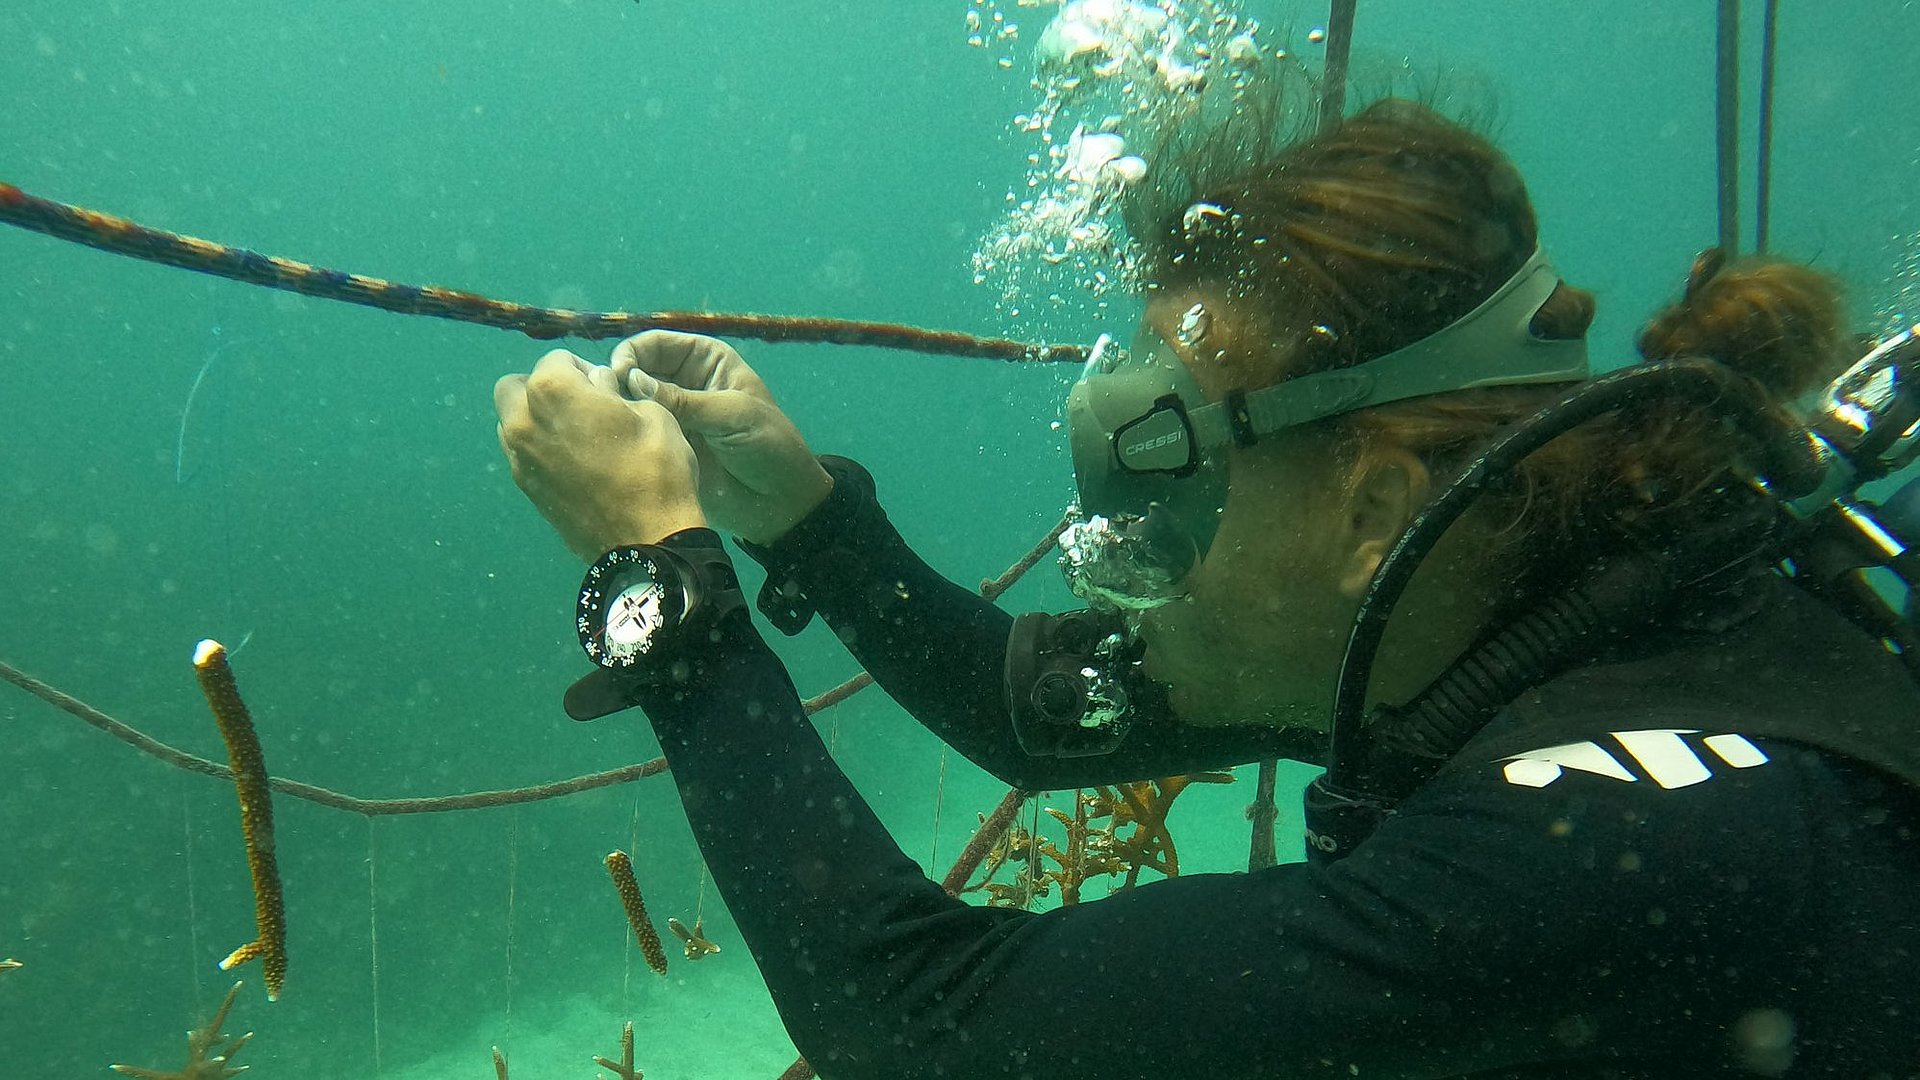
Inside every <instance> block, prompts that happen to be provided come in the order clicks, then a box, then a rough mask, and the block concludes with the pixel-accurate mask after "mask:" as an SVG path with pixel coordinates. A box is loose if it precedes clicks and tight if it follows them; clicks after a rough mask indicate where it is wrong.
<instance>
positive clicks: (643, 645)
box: [575, 548, 686, 668]
mask: <svg viewBox="0 0 1920 1080" xmlns="http://www.w3.org/2000/svg"><path fill="white" fill-rule="evenodd" d="M685 603H686V602H685V599H684V597H682V595H681V593H680V589H679V587H678V583H677V580H676V578H675V576H674V574H673V570H672V568H671V567H667V566H662V565H661V564H660V563H659V562H657V561H655V559H654V558H653V557H652V556H651V555H649V554H648V553H647V552H645V551H642V550H640V549H637V548H620V549H616V550H614V551H610V552H608V553H607V554H606V555H604V556H602V557H601V559H600V561H599V562H596V563H594V564H593V568H592V569H591V570H589V571H587V579H586V581H585V582H584V583H582V585H581V588H580V602H579V610H578V612H577V618H576V620H575V629H576V630H577V631H578V632H579V635H580V647H581V648H583V649H585V650H586V653H587V656H588V657H590V658H591V659H592V660H593V662H594V663H596V664H599V665H600V666H601V667H606V668H623V667H631V666H632V665H633V664H634V663H636V662H637V661H638V660H639V659H640V658H641V657H643V656H646V655H647V654H648V653H651V652H653V651H654V649H656V648H658V647H659V644H660V641H661V638H662V636H663V634H662V632H663V631H665V630H667V628H668V627H670V626H672V625H673V624H674V623H675V622H676V621H677V620H678V619H679V618H680V616H681V615H682V614H683V611H682V608H684V606H685Z"/></svg>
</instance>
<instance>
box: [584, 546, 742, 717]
mask: <svg viewBox="0 0 1920 1080" xmlns="http://www.w3.org/2000/svg"><path fill="white" fill-rule="evenodd" d="M744 606H745V600H744V599H743V598H742V597H741V595H740V582H739V579H738V578H737V577H735V576H734V571H733V561H732V560H731V559H730V558H728V557H727V552H726V549H725V548H724V547H723V546H721V542H720V536H719V534H718V533H715V532H713V531H712V530H711V529H683V530H681V531H680V532H677V533H674V534H673V535H671V536H669V537H667V538H666V539H664V540H662V541H661V542H660V543H658V544H630V545H624V546H621V547H617V548H614V549H613V550H611V551H608V552H607V553H605V554H604V555H601V556H600V558H598V559H596V560H595V561H594V563H593V565H592V566H591V567H589V568H588V569H587V574H586V577H585V578H584V579H583V580H582V581H581V583H580V595H579V597H578V599H577V600H576V602H575V608H576V610H575V613H574V630H575V632H576V633H578V634H579V636H580V648H581V650H582V651H584V652H585V653H586V654H587V658H588V659H590V660H592V661H593V662H594V664H595V665H596V667H595V668H594V670H593V671H591V672H589V673H588V674H586V675H584V676H582V677H581V678H580V679H579V680H578V681H576V682H575V683H574V684H573V685H572V686H570V687H568V688H567V692H566V697H565V699H564V702H563V704H564V705H565V708H566V711H567V715H568V716H571V717H572V718H574V719H575V720H597V719H599V718H600V717H602V716H607V715H610V714H612V713H616V712H619V711H620V710H622V709H626V708H630V707H632V706H634V705H636V704H638V703H639V700H640V699H639V696H638V695H637V693H636V690H637V689H638V688H639V687H642V686H645V685H648V684H659V683H667V682H681V683H684V682H687V681H689V680H691V679H692V678H693V677H694V676H695V673H696V671H697V669H698V665H699V655H698V654H699V651H700V649H701V647H702V646H703V645H704V644H705V642H706V640H707V639H708V638H709V637H711V636H712V634H713V632H714V630H715V628H716V627H717V626H718V625H719V623H720V621H721V620H722V619H724V618H726V617H727V616H728V615H731V614H733V613H734V612H736V611H739V610H741V609H742V608H743V607H744Z"/></svg>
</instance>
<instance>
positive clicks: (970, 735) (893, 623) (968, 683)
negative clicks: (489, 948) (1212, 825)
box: [741, 457, 1317, 791]
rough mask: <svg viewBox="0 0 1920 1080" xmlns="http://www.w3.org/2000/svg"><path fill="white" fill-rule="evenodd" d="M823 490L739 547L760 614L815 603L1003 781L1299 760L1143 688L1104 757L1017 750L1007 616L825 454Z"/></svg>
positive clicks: (1026, 785)
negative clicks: (931, 555)
mask: <svg viewBox="0 0 1920 1080" xmlns="http://www.w3.org/2000/svg"><path fill="white" fill-rule="evenodd" d="M821 463H822V464H823V465H825V466H826V468H827V470H828V472H829V473H831V474H832V476H833V481H834V483H833V492H832V494H830V495H829V496H828V498H827V501H826V502H825V503H823V504H822V505H821V506H820V507H818V508H817V509H816V510H815V511H814V512H813V513H812V514H811V515H809V516H808V517H807V518H806V519H805V520H803V521H802V522H800V524H798V525H796V526H795V527H794V528H793V529H792V530H791V531H790V532H789V533H788V534H787V535H786V536H784V537H782V538H781V539H780V540H779V541H778V542H777V543H775V544H773V545H772V546H770V547H758V546H755V545H752V544H743V545H741V546H742V547H743V548H744V549H745V550H746V551H747V553H748V554H749V555H751V556H753V558H754V559H756V560H757V561H758V562H760V564H761V565H762V566H764V567H766V569H767V573H768V582H769V586H768V588H767V589H766V590H764V591H763V592H762V594H761V604H760V608H761V611H762V612H763V613H764V614H766V615H767V616H768V617H769V618H770V619H772V621H773V622H774V624H775V625H776V626H780V627H781V628H782V629H786V630H788V631H789V632H796V631H797V630H798V628H799V626H802V625H805V621H806V619H807V617H808V616H810V615H811V614H812V613H813V612H815V611H817V612H818V613H819V614H820V615H821V616H822V617H824V618H825V619H826V622H827V625H828V626H830V627H832V629H833V631H834V633H835V634H836V635H838V636H839V638H840V640H841V642H842V643H844V644H845V645H846V647H847V649H848V651H849V652H851V653H852V654H853V656H854V658H855V659H857V660H859V661H860V663H861V665H862V666H863V667H865V668H866V669H867V670H868V671H869V672H871V673H872V674H873V677H874V681H876V682H877V683H879V684H880V687H881V688H882V689H883V690H885V691H886V692H887V693H888V694H889V695H891V696H892V697H893V699H894V700H895V701H897V702H899V703H900V705H901V707H902V708H904V709H906V710H907V712H908V713H910V714H911V715H912V716H913V717H914V719H916V720H918V721H920V723H922V724H924V725H925V726H926V727H927V728H928V729H929V730H931V731H932V732H933V733H934V734H935V735H938V736H939V737H940V738H941V739H942V740H943V741H944V742H946V743H947V745H949V746H951V747H953V748H954V749H956V750H958V751H960V752H961V753H962V754H964V755H966V756H967V758H968V759H969V760H971V761H972V762H973V763H974V764H976V765H978V766H980V767H981V768H983V769H985V770H987V771H988V772H990V773H992V774H993V775H995V776H997V777H999V778H1000V779H1001V780H1004V781H1005V782H1007V783H1008V784H1011V785H1013V786H1015V787H1018V788H1022V789H1024V790H1028V791H1046V790H1055V789H1061V788H1069V787H1085V786H1091V785H1095V784H1111V783H1115V782H1118V781H1123V780H1140V779H1145V778H1148V777H1158V776H1174V775H1179V774H1183V773H1191V772H1199V771H1203V770H1207V769H1222V768H1227V767H1230V766H1233V765H1239V764H1244V763H1246V762H1249V761H1256V760H1259V759H1261V758H1264V757H1292V758H1300V759H1308V758H1310V757H1311V755H1313V754H1314V753H1315V752H1316V750H1317V747H1316V743H1317V740H1304V741H1303V740H1301V739H1298V738H1293V737H1288V736H1283V735H1282V734H1280V733H1276V732H1271V731H1265V730H1260V729H1247V728H1240V729H1234V728H1192V727H1187V726H1185V725H1182V724H1180V723H1179V722H1178V721H1177V720H1175V719H1174V717H1173V713H1172V711H1171V709H1169V708H1168V707H1167V705H1166V703H1165V701H1164V699H1162V698H1159V697H1158V696H1156V695H1153V694H1147V695H1143V697H1142V700H1141V701H1140V702H1139V703H1137V704H1136V706H1135V716H1136V719H1135V721H1134V727H1133V729H1132V731H1131V732H1130V733H1129V734H1128V736H1127V739H1126V742H1125V743H1123V744H1122V746H1121V747H1120V749H1118V750H1116V751H1115V752H1114V753H1112V754H1107V755H1103V756H1100V757H1092V758H1066V759H1061V758H1042V757H1033V756H1030V755H1028V754H1027V753H1026V752H1024V751H1023V750H1022V749H1021V747H1020V744H1019V741H1018V740H1017V739H1016V738H1015V737H1014V731H1013V722H1012V719H1011V717H1010V716H1009V715H1008V712H1007V703H1006V698H1005V692H1004V686H1003V684H1004V668H1005V664H1006V656H1007V641H1008V637H1009V635H1010V633H1011V631H1012V629H1013V617H1012V616H1010V615H1008V614H1007V613H1006V612H1004V611H1002V610H1000V608H998V607H996V606H995V605H994V604H993V603H992V602H991V601H989V600H986V599H984V598H982V597H981V596H980V595H979V594H978V593H976V592H974V591H972V590H970V589H966V588H963V587H961V586H959V585H956V584H954V583H953V582H951V581H948V580H947V579H946V578H944V577H942V576H941V575H940V574H939V573H938V572H936V571H935V570H934V569H933V568H932V567H930V566H928V565H927V564H926V563H925V562H924V561H923V560H922V559H921V558H920V557H919V556H918V555H916V554H914V552H913V549H912V548H910V547H908V546H907V542H906V541H905V540H904V539H902V538H901V536H900V533H899V532H898V531H897V530H896V529H895V528H894V527H893V523H892V522H890V521H889V520H888V519H887V515H886V513H885V511H883V510H882V509H881V508H880V504H879V502H878V500H877V499H876V497H875V493H874V486H873V478H872V477H871V476H870V475H869V474H868V473H867V471H866V470H865V469H863V468H861V467H860V465H859V464H857V463H855V462H853V461H849V460H847V459H845V458H835V457H824V458H822V459H821Z"/></svg>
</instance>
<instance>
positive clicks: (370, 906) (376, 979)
mask: <svg viewBox="0 0 1920 1080" xmlns="http://www.w3.org/2000/svg"><path fill="white" fill-rule="evenodd" d="M373 829H374V825H373V818H371V817H369V818H367V946H368V950H369V952H370V953H371V954H372V957H373V959H372V962H371V963H370V964H369V965H368V966H369V967H370V968H371V971H372V976H371V981H372V984H373V1074H374V1075H375V1076H379V1075H380V1074H381V1071H382V1069H381V1064H380V916H379V907H380V885H379V881H378V879H377V878H376V877H375V874H376V872H377V868H378V863H376V862H375V861H374V848H373Z"/></svg>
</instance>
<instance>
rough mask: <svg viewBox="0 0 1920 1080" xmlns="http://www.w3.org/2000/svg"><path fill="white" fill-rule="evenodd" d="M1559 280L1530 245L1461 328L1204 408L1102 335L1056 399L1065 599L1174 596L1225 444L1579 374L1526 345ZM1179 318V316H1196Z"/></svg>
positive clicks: (1208, 515) (1223, 486)
mask: <svg viewBox="0 0 1920 1080" xmlns="http://www.w3.org/2000/svg"><path fill="white" fill-rule="evenodd" d="M1559 284H1560V278H1559V275H1558V274H1556V273H1554V270H1553V267H1552V265H1551V264H1550V263H1548V261H1547V257H1546V253H1545V252H1543V251H1541V250H1539V249H1538V248H1536V249H1535V250H1534V252H1533V254H1532V256H1531V257H1529V258H1528V259H1527V261H1526V263H1525V264H1524V265H1522V266H1521V267H1520V269H1519V271H1518V272H1517V273H1515V274H1514V275H1513V276H1512V277H1511V278H1509V279H1507V281H1506V283H1505V284H1503V285H1501V286H1500V287H1499V288H1498V289H1495V290H1494V292H1493V294H1492V295H1491V296H1489V297H1487V299H1486V300H1485V301H1484V302H1483V303H1481V304H1480V306H1478V307H1476V308H1474V309H1473V310H1472V311H1470V312H1468V313H1467V314H1466V315H1464V316H1462V317H1461V318H1460V319H1458V320H1456V321H1454V322H1453V323H1450V324H1449V325H1447V326H1446V327H1444V328H1443V329H1441V330H1439V331H1437V332H1435V333H1433V334H1431V335H1429V336H1427V337H1425V338H1422V339H1421V340H1419V341H1416V342H1414V343H1413V344H1411V345H1408V346H1406V347H1405V348H1402V349H1397V350H1395V351H1394V352H1391V353H1388V354H1386V355H1385V356H1381V357H1377V358H1375V359H1373V360H1368V361H1366V362H1364V363H1360V364H1355V365H1353V366H1352V367H1347V368H1341V369H1338V370H1334V371H1321V372H1315V373H1313V374H1310V375H1302V376H1300V377H1298V378H1294V379H1288V380H1286V381H1285V382H1281V383H1276V384H1274V385H1272V386H1267V387H1262V388H1260V389H1258V390H1250V391H1243V390H1234V391H1232V392H1230V393H1228V394H1227V396H1226V397H1224V398H1222V399H1221V400H1219V401H1208V400H1207V399H1206V396H1205V395H1204V394H1203V393H1202V392H1201V390H1200V385H1199V383H1198V382H1196V381H1195V380H1194V377H1193V375H1192V373H1191V372H1189V371H1188V370H1187V365H1186V363H1185V362H1183V361H1182V360H1181V359H1180V357H1179V356H1178V355H1177V354H1176V353H1175V352H1174V350H1173V348H1172V347H1171V346H1170V345H1168V344H1167V342H1166V341H1165V340H1163V339H1162V338H1161V337H1160V336H1159V335H1157V334H1155V333H1152V332H1151V331H1143V332H1142V333H1141V335H1140V337H1139V338H1138V339H1137V340H1136V342H1135V345H1134V348H1133V349H1132V350H1120V349H1116V348H1114V347H1113V342H1112V339H1111V338H1108V337H1105V336H1102V338H1101V339H1100V341H1099V342H1098V343H1096V345H1095V346H1094V349H1093V353H1092V355H1091V356H1090V357H1089V358H1088V360H1087V364H1086V368H1085V369H1084V371H1083V372H1082V373H1081V376H1080V379H1079V380H1078V381H1077V382H1075V383H1074V385H1073V389H1072V390H1071V391H1070V392H1069V393H1068V395H1067V429H1068V432H1067V433H1068V439H1069V442H1070V443H1071V445H1072V448H1073V470H1074V477H1075V479H1076V481H1077V483H1078V485H1079V500H1078V503H1077V505H1076V508H1075V509H1074V511H1073V521H1072V522H1071V523H1070V524H1069V525H1068V527H1067V529H1066V531H1065V532H1063V533H1062V534H1061V537H1060V548H1061V556H1060V563H1061V568H1062V569H1063V570H1064V571H1065V573H1066V575H1067V584H1068V586H1069V587H1070V588H1071V589H1072V590H1073V591H1074V593H1075V594H1076V595H1078V596H1080V597H1081V598H1082V599H1084V600H1086V601H1087V602H1088V603H1089V604H1092V605H1095V606H1096V607H1103V608H1118V609H1121V610H1130V611H1142V610H1146V609H1150V608H1154V607H1159V606H1161V605H1163V604H1166V603H1169V602H1171V601H1173V600H1177V599H1180V598H1182V597H1184V596H1185V595H1186V580H1187V577H1188V575H1189V573H1190V572H1191V571H1192V569H1193V568H1194V567H1195V566H1196V565H1197V564H1198V563H1199V561H1200V559H1201V558H1202V557H1204V556H1205V554H1206V552H1207V549H1208V547H1210V546H1211V545H1212V543H1213V538H1214V534H1215V533H1216V532H1217V531H1218V529H1219V522H1220V514H1221V512H1222V510H1223V509H1224V508H1225V504H1226V495H1227V447H1228V446H1229V445H1234V446H1240V447H1247V446H1252V445H1253V444H1254V443H1256V442H1258V441H1259V439H1260V437H1261V436H1264V435H1271V434H1273V433H1275V432H1277V431H1281V430H1283V429H1285V428H1289V427H1295V426H1297V425H1301V424H1307V423H1311V422H1313V421H1315V420H1321V419H1325V418H1326V417H1330V416H1336V415H1339V414H1340V413H1345V412H1352V411H1354V410H1356V409H1363V408H1366V407H1368V406H1372V405H1381V404H1385V403H1387V402H1391V401H1400V400H1404V399H1406V398H1414V397H1423V396H1425V395H1428V394H1441V393H1449V392H1452V391H1456V390H1470V389H1475V388H1479V387H1486V386H1514V385H1525V384H1534V383H1563V382H1576V381H1580V380H1583V379H1586V378H1588V377H1589V376H1590V375H1591V370H1590V368H1589V367H1588V363H1587V343H1586V341H1585V340H1584V339H1574V340H1564V341H1550V340H1547V339H1544V338H1539V337H1535V336H1534V334H1533V332H1532V324H1533V317H1534V315H1535V313H1537V312H1538V311H1539V310H1540V308H1541V306H1542V305H1544V304H1545V303H1546V302H1547V298H1548V297H1550V296H1552V295H1553V291H1554V289H1555V288H1557V287H1558V286H1559ZM1204 314H1205V313H1204V312H1203V311H1198V310H1196V312H1190V313H1189V318H1190V319H1192V318H1198V317H1203V316H1204Z"/></svg>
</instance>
